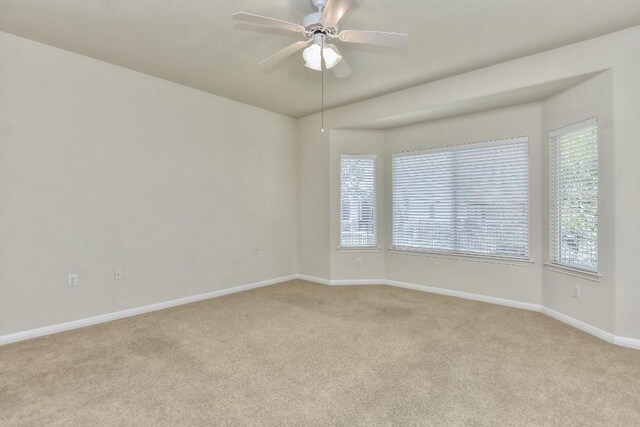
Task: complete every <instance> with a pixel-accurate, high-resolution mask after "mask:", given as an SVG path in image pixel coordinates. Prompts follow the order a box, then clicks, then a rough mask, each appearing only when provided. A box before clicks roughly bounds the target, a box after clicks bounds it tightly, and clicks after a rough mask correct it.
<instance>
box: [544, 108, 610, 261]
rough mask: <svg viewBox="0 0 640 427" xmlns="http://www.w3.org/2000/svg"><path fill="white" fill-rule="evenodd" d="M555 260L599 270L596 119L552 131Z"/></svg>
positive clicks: (551, 230)
mask: <svg viewBox="0 0 640 427" xmlns="http://www.w3.org/2000/svg"><path fill="white" fill-rule="evenodd" d="M549 139H550V141H549V142H550V150H549V153H550V162H549V164H550V172H551V176H550V181H549V182H550V189H549V196H550V203H549V208H550V212H549V218H550V224H549V229H550V239H549V241H550V243H551V248H550V249H551V250H550V254H551V261H552V262H554V263H557V264H561V265H565V266H568V267H573V268H578V269H582V270H586V271H591V272H597V271H598V125H597V122H596V120H595V119H593V120H588V121H586V122H582V123H579V124H577V125H573V126H570V127H568V128H564V129H560V130H558V131H555V132H552V133H551V134H550V138H549Z"/></svg>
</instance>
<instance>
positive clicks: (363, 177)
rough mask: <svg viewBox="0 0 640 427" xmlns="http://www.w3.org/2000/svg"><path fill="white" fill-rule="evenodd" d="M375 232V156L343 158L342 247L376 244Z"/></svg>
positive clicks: (341, 197) (341, 161)
mask: <svg viewBox="0 0 640 427" xmlns="http://www.w3.org/2000/svg"><path fill="white" fill-rule="evenodd" d="M376 245H377V232H376V156H373V155H371V156H367V155H362V156H351V155H343V156H342V157H341V159H340V247H342V248H374V247H375V246H376Z"/></svg>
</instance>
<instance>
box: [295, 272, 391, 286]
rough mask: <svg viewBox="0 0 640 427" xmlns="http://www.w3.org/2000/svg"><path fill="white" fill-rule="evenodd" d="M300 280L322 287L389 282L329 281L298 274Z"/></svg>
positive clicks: (383, 281)
mask: <svg viewBox="0 0 640 427" xmlns="http://www.w3.org/2000/svg"><path fill="white" fill-rule="evenodd" d="M297 277H298V279H300V280H306V281H307V282H313V283H319V284H321V285H330V286H360V285H386V284H387V281H386V280H384V279H345V280H329V279H324V278H322V277H315V276H307V275H305V274H298V276H297Z"/></svg>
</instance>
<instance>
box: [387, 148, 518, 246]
mask: <svg viewBox="0 0 640 427" xmlns="http://www.w3.org/2000/svg"><path fill="white" fill-rule="evenodd" d="M528 153H529V150H528V139H527V138H517V139H509V140H504V141H494V142H491V143H481V144H469V145H464V146H458V147H450V148H445V149H436V150H429V151H426V152H419V153H402V154H396V155H394V157H393V247H394V248H396V249H404V250H419V251H420V250H421V251H429V252H434V251H435V252H445V253H454V254H469V255H485V256H487V255H488V256H497V257H509V258H523V259H526V258H528V256H529V155H528Z"/></svg>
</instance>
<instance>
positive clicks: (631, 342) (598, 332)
mask: <svg viewBox="0 0 640 427" xmlns="http://www.w3.org/2000/svg"><path fill="white" fill-rule="evenodd" d="M298 279H301V280H306V281H309V282H314V283H319V284H322V285H388V286H394V287H397V288H404V289H412V290H416V291H422V292H428V293H431V294H438V295H446V296H450V297H455V298H463V299H468V300H472V301H480V302H486V303H489V304H497V305H503V306H507V307H513V308H519V309H523V310H529V311H536V312H540V313H543V314H545V315H547V316H549V317H553V318H554V319H556V320H559V321H561V322H563V323H566V324H568V325H570V326H573V327H574V328H577V329H580V330H581V331H583V332H586V333H588V334H591V335H594V336H596V337H598V338H600V339H602V340H605V341H607V342H609V343H611V344H615V345H619V346H621V347H628V348H634V349H638V350H640V339H637V338H629V337H621V336H617V335H614V334H612V333H610V332H607V331H604V330H602V329H600V328H597V327H595V326H592V325H589V324H588V323H585V322H583V321H581V320H578V319H574V318H573V317H571V316H567V315H566V314H562V313H560V312H557V311H555V310H552V309H550V308H548V307H545V306H542V305H540V304H532V303H527V302H522V301H514V300H510V299H505V298H497V297H491V296H486V295H479V294H472V293H469V292H462V291H454V290H451V289H444V288H436V287H432V286H426V285H418V284H416V283H407V282H399V281H396V280H386V279H372V280H329V279H323V278H319V277H313V276H305V275H301V274H299V275H298Z"/></svg>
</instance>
